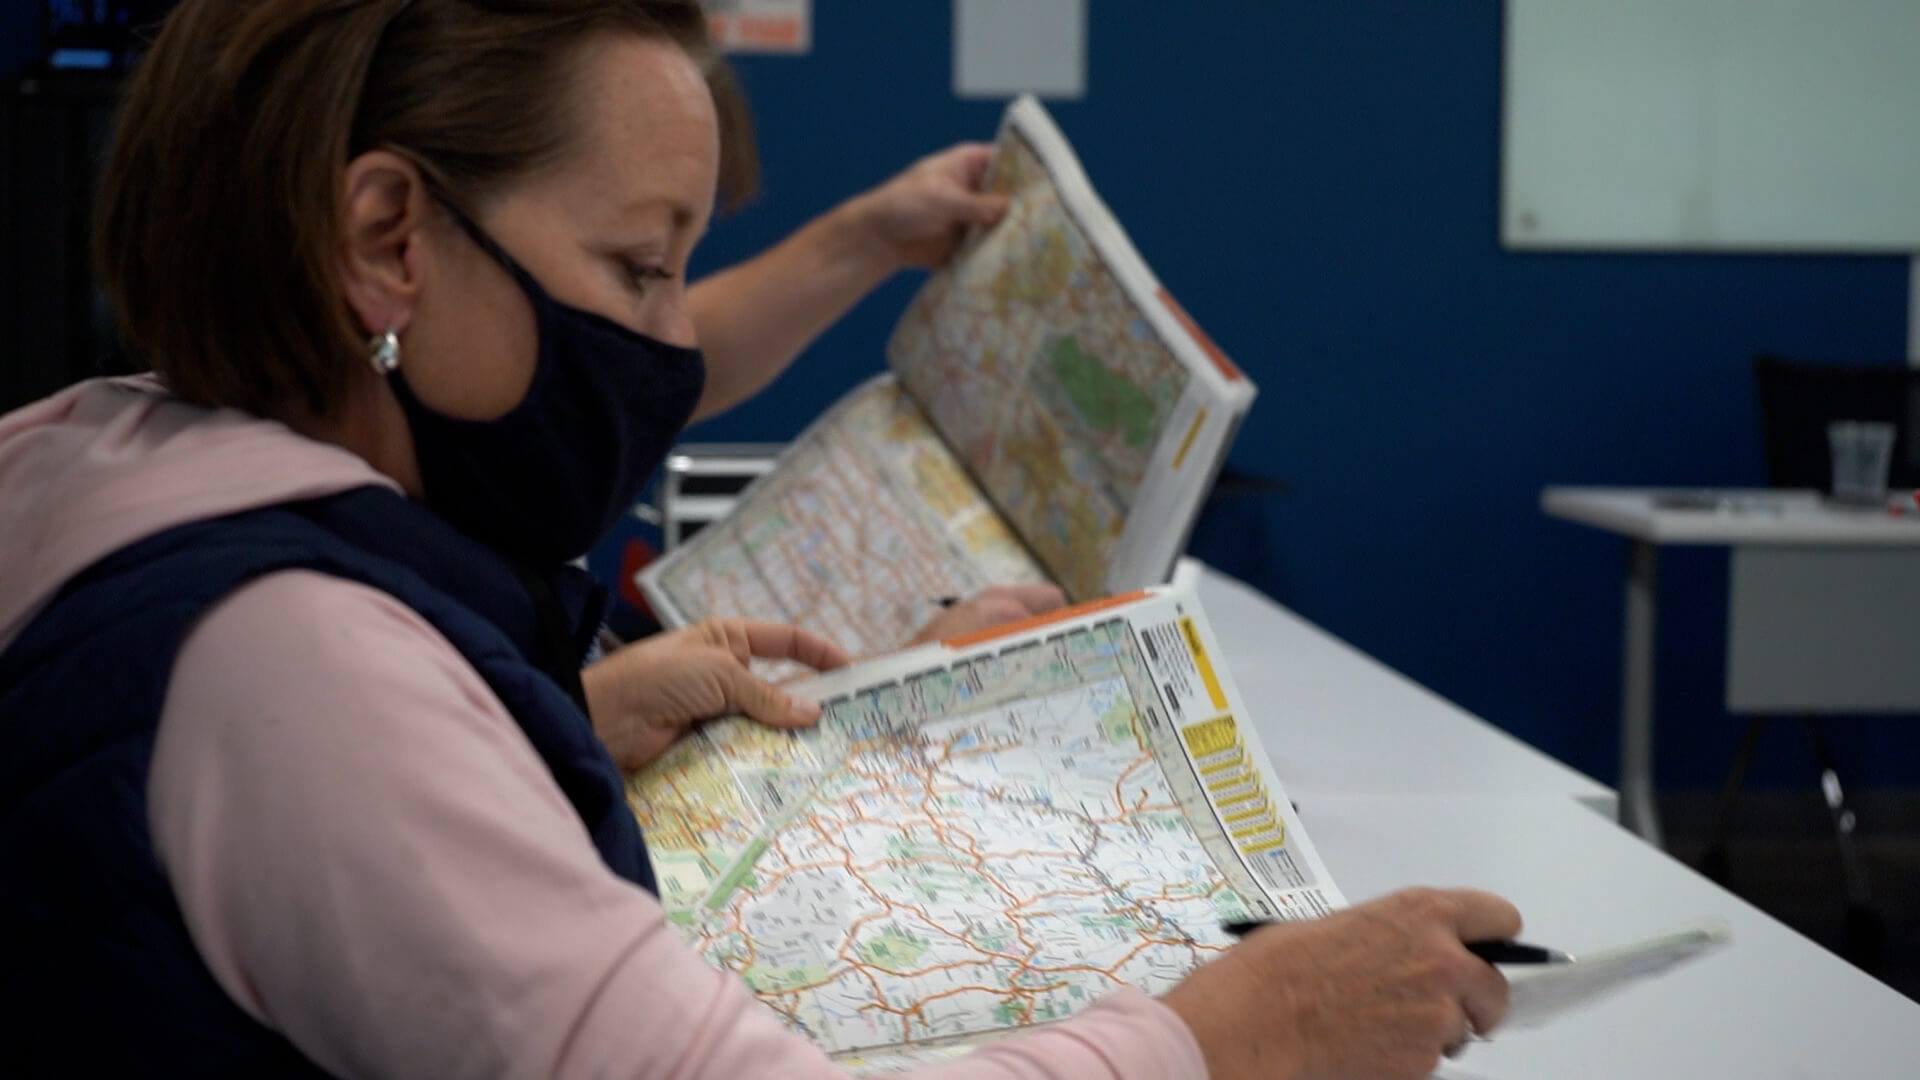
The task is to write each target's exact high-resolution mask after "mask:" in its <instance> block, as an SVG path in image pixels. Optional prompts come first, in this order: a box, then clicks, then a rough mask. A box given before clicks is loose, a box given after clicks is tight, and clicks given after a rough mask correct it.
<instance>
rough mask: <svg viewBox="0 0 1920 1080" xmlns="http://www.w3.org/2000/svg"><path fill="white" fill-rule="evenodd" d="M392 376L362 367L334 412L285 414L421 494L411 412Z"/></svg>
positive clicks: (301, 428)
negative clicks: (402, 403) (402, 402)
mask: <svg viewBox="0 0 1920 1080" xmlns="http://www.w3.org/2000/svg"><path fill="white" fill-rule="evenodd" d="M387 378H388V377H383V376H380V375H376V374H374V373H373V372H371V371H364V372H362V371H356V372H355V373H354V376H353V378H352V379H350V380H349V383H350V385H349V387H348V390H347V396H346V399H345V400H344V401H342V402H341V403H340V406H339V407H338V408H336V409H335V410H334V411H333V412H332V413H330V414H328V415H326V416H316V415H313V414H311V413H306V412H304V411H303V412H301V413H297V414H293V415H289V416H287V417H286V418H285V420H286V424H287V426H288V427H290V428H292V429H293V430H295V431H297V432H299V433H300V434H302V435H305V436H306V437H308V438H310V439H315V440H318V441H320V442H325V443H332V444H333V445H335V446H338V447H340V448H341V449H344V450H346V451H348V452H350V453H353V454H355V455H358V456H359V457H360V458H361V459H362V460H364V461H366V463H367V464H368V465H371V466H373V468H374V470H375V471H377V472H379V473H380V474H382V475H384V476H386V477H388V478H389V479H391V480H393V482H394V483H396V484H399V485H400V488H401V490H403V491H405V492H406V493H407V494H408V495H410V496H412V497H413V498H416V499H417V498H420V497H421V494H422V492H423V491H424V490H425V487H424V485H422V484H421V482H420V461H419V458H418V457H416V456H415V455H414V451H413V434H412V432H411V430H410V429H409V428H408V426H407V417H406V414H405V413H404V412H402V411H401V409H400V403H399V401H397V400H395V399H394V396H393V392H392V391H391V390H389V389H388V388H387V383H386V379H387Z"/></svg>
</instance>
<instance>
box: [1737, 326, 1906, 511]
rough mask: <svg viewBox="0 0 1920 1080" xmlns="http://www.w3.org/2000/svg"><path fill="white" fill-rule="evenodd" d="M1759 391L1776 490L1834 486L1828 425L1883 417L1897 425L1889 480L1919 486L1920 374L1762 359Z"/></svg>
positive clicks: (1756, 371)
mask: <svg viewBox="0 0 1920 1080" xmlns="http://www.w3.org/2000/svg"><path fill="white" fill-rule="evenodd" d="M1753 381H1754V388H1755V390H1756V391H1758V396H1759V399H1760V442H1761V446H1762V447H1763V448H1764V449H1765V451H1766V457H1767V482H1768V483H1770V484H1772V485H1773V486H1774V487H1791V488H1818V489H1820V490H1821V491H1828V492H1829V493H1830V489H1831V488H1832V486H1833V464H1832V461H1833V458H1832V454H1831V453H1830V452H1829V450H1828V449H1827V425H1828V424H1830V423H1832V422H1833V421H1835V420H1881V421H1885V422H1887V423H1890V424H1892V425H1893V431H1894V435H1893V462H1892V467H1891V468H1890V469H1889V472H1888V477H1887V483H1888V485H1889V486H1890V487H1893V488H1912V487H1920V370H1915V369H1913V368H1909V367H1906V366H1905V365H1897V364H1815V363H1807V362H1804V361H1798V360H1786V359H1782V358H1780V357H1777V356H1764V355H1763V356H1758V357H1755V358H1754V361H1753Z"/></svg>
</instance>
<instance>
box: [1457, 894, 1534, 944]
mask: <svg viewBox="0 0 1920 1080" xmlns="http://www.w3.org/2000/svg"><path fill="white" fill-rule="evenodd" d="M1442 895H1443V896H1444V897H1445V898H1446V899H1447V900H1448V903H1447V905H1446V907H1447V909H1448V910H1449V912H1450V913H1451V916H1452V929H1453V931H1454V932H1455V933H1457V934H1459V935H1460V940H1461V941H1505V940H1507V939H1508V938H1512V937H1516V936H1518V935H1519V933H1520V909H1519V908H1516V907H1514V906H1513V905H1512V904H1510V903H1508V902H1507V900H1506V899H1505V898H1504V897H1500V896H1495V895H1494V894H1492V893H1490V892H1481V891H1480V890H1479V889H1448V890H1445V891H1444V892H1443V893H1442Z"/></svg>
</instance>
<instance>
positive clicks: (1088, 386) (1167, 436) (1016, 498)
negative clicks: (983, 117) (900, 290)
mask: <svg viewBox="0 0 1920 1080" xmlns="http://www.w3.org/2000/svg"><path fill="white" fill-rule="evenodd" d="M987 185H988V187H989V189H990V190H993V191H996V192H999V193H1003V194H1006V195H1008V196H1009V197H1010V200H1011V201H1010V203H1009V207H1008V211H1007V214H1006V216H1005V217H1004V218H1002V220H1001V221H1000V222H999V224H998V225H996V226H995V227H994V228H992V229H991V230H987V231H984V232H980V233H978V234H976V235H975V236H974V237H973V239H972V242H971V244H970V245H969V246H968V247H966V248H965V249H964V250H963V251H961V252H960V253H959V254H958V255H957V256H956V257H955V259H954V261H953V264H952V266H951V267H950V268H949V269H947V270H946V271H944V272H942V273H940V274H937V275H935V276H934V277H933V278H932V279H930V280H929V281H928V283H927V285H926V286H925V287H924V288H923V289H922V290H921V291H920V293H919V295H918V296H916V297H915V299H914V301H913V303H912V305H911V306H910V307H909V308H908V309H907V312H906V314H905V315H904V316H902V317H901V320H900V322H899V324H898V325H897V326H896V327H895V328H894V333H893V338H892V340H891V342H890V343H889V344H888V347H887V356H888V362H889V363H890V364H891V366H892V367H893V369H894V371H895V372H897V373H898V374H899V376H900V380H901V382H902V384H903V385H905V386H906V388H907V389H908V391H909V392H910V393H912V394H913V396H914V398H915V400H917V401H919V402H920V404H921V406H922V407H923V408H925V409H926V411H927V414H928V416H929V418H930V419H931V420H932V421H933V425H934V427H935V428H937V429H938V430H939V432H940V434H941V435H942V436H943V437H944V438H945V439H946V441H947V443H948V445H950V446H952V447H953V449H954V451H955V453H957V454H958V455H959V457H960V459H961V460H962V461H963V462H965V463H966V466H967V468H968V470H969V471H970V472H971V473H972V474H973V476H974V477H975V478H977V479H978V481H979V483H980V485H981V487H982V488H983V489H985V491H986V492H987V495H988V497H989V498H990V499H992V500H993V502H994V503H995V505H997V506H998V507H999V508H1000V510H1001V512H1002V513H1003V514H1004V515H1005V516H1006V517H1007V520H1008V521H1009V522H1011V523H1012V525H1013V527H1014V528H1015V530H1016V531H1018V532H1019V533H1020V535H1021V536H1022V537H1024V538H1025V539H1026V541H1027V543H1028V545H1029V546H1031V547H1032V548H1033V550H1034V552H1035V553H1036V554H1037V555H1038V556H1039V558H1040V561H1041V562H1042V563H1044V564H1045V565H1046V566H1047V568H1048V569H1049V570H1050V571H1052V573H1053V575H1054V577H1055V579H1056V580H1057V581H1058V582H1059V583H1060V585H1061V586H1062V587H1063V588H1065V589H1066V590H1067V592H1068V593H1069V594H1071V595H1072V596H1074V597H1076V598H1079V599H1086V598H1090V597H1093V596H1099V595H1103V594H1105V593H1106V592H1109V591H1113V590H1117V589H1121V588H1131V587H1137V586H1138V585H1140V584H1142V582H1143V580H1148V579H1143V578H1140V577H1139V575H1140V574H1141V573H1143V572H1145V573H1150V574H1151V575H1153V576H1152V577H1151V578H1150V580H1154V581H1158V580H1161V579H1162V575H1164V574H1165V572H1166V570H1167V569H1168V568H1169V567H1170V565H1171V563H1172V560H1173V556H1174V554H1175V553H1177V543H1178V541H1179V540H1181V539H1183V534H1182V533H1181V532H1180V531H1179V530H1175V531H1174V533H1173V535H1172V537H1171V539H1172V541H1173V542H1174V544H1175V545H1176V546H1175V547H1169V546H1168V544H1167V542H1166V539H1167V537H1168V519H1169V518H1172V519H1173V520H1175V521H1177V520H1179V515H1178V514H1165V513H1160V512H1159V511H1162V510H1165V509H1167V507H1166V505H1164V504H1167V503H1168V502H1169V500H1170V499H1173V497H1172V496H1171V495H1170V494H1168V493H1165V492H1161V493H1159V495H1160V497H1159V499H1158V500H1156V501H1157V502H1159V503H1161V504H1163V505H1160V506H1156V507H1153V508H1151V512H1149V513H1147V514H1145V515H1143V517H1144V518H1146V519H1149V520H1145V521H1144V523H1140V522H1138V521H1137V520H1136V518H1135V516H1134V510H1135V508H1136V506H1138V505H1139V504H1140V503H1141V501H1142V494H1143V489H1146V488H1149V487H1150V483H1151V482H1154V481H1158V482H1160V486H1163V487H1164V486H1166V484H1167V483H1168V482H1170V481H1173V480H1174V479H1175V475H1176V474H1179V475H1178V476H1177V480H1178V482H1179V484H1180V486H1182V487H1184V488H1185V489H1187V490H1189V491H1191V490H1192V489H1194V488H1196V487H1204V485H1205V483H1206V480H1207V476H1206V475H1196V474H1205V473H1209V472H1210V470H1211V469H1212V467H1213V466H1214V465H1215V464H1216V463H1217V458H1218V457H1219V455H1220V454H1221V453H1224V441H1225V437H1226V435H1227V434H1228V433H1229V431H1230V427H1231V425H1230V423H1228V420H1229V418H1230V417H1231V415H1232V414H1233V409H1234V405H1235V403H1236V401H1237V404H1238V407H1239V408H1240V409H1241V410H1242V411H1244V409H1245V407H1246V406H1247V405H1248V404H1250V403H1251V399H1252V393H1251V388H1250V386H1248V385H1247V384H1246V382H1245V380H1244V379H1243V378H1241V377H1240V375H1239V373H1238V372H1237V370H1235V369H1233V368H1232V366H1231V365H1230V364H1228V363H1227V362H1226V359H1225V357H1224V356H1220V355H1218V350H1217V349H1214V348H1213V346H1212V344H1211V342H1209V341H1207V340H1206V339H1205V338H1204V336H1203V335H1198V332H1197V328H1195V327H1192V326H1191V324H1190V323H1188V322H1184V321H1182V320H1184V313H1183V312H1180V311H1179V309H1178V308H1177V307H1174V306H1172V305H1171V300H1170V298H1168V297H1166V295H1165V293H1164V291H1163V290H1161V289H1160V288H1159V286H1158V283H1157V282H1155V281H1153V278H1152V275H1151V273H1150V272H1149V271H1148V270H1147V268H1146V264H1145V263H1144V262H1143V261H1141V259H1140V257H1139V255H1138V254H1137V253H1136V252H1135V251H1134V250H1133V247H1132V245H1131V243H1129V242H1128V240H1127V238H1126V234H1125V233H1124V232H1122V231H1121V229H1120V227H1119V225H1118V224H1117V223H1116V222H1115V221H1114V220H1113V217H1112V215H1111V214H1110V213H1109V212H1108V211H1107V210H1106V208H1105V206H1104V205H1103V204H1102V203H1101V202H1100V200H1099V199H1098V197H1097V196H1095V195H1094V193H1093V190H1092V187H1091V186H1090V185H1089V184H1088V183H1087V181H1086V178H1085V175H1084V174H1083V173H1082V172H1081V170H1080V166H1079V164H1078V162H1077V161H1076V160H1075V158H1074V155H1073V152H1072V149H1071V148H1070V147H1069V146H1068V145H1067V142H1066V139H1065V138H1064V137H1063V136H1061V135H1060V133H1059V130H1058V129H1057V128H1056V127H1054V125H1053V122H1052V121H1051V120H1050V119H1048V118H1047V116H1046V113H1045V111H1044V110H1043V109H1041V108H1040V106H1039V105H1038V104H1037V103H1034V102H1032V101H1031V100H1030V99H1029V100H1023V101H1022V102H1019V103H1016V104H1015V106H1014V107H1013V108H1012V109H1010V110H1009V112H1008V119H1007V122H1006V123H1005V124H1004V125H1003V127H1002V130H1001V135H1000V139H999V141H998V143H997V144H996V145H995V148H994V160H993V166H992V170H991V172H990V173H989V176H988V179H987ZM1223 382H1224V383H1226V384H1227V385H1226V386H1219V385H1216V384H1218V383H1223ZM1210 416H1211V417H1212V418H1213V419H1214V421H1215V423H1214V424H1213V425H1212V426H1211V427H1210V426H1209V425H1208V424H1207V420H1208V418H1209V417H1210ZM1203 435H1205V436H1207V437H1208V438H1207V440H1206V441H1207V443H1208V445H1207V446H1206V447H1205V448H1203V449H1201V450H1199V451H1197V452H1196V450H1195V446H1196V444H1197V443H1198V442H1199V441H1200V440H1201V437H1202V436H1203ZM1173 501H1177V500H1173ZM1130 524H1133V525H1134V529H1133V530H1132V531H1133V533H1134V534H1135V535H1134V536H1132V537H1131V538H1130V537H1129V525H1130ZM1143 538H1151V539H1152V540H1156V541H1159V542H1158V543H1149V544H1147V546H1151V547H1153V548H1154V549H1155V552H1154V554H1153V556H1152V557H1151V558H1147V559H1146V560H1145V562H1140V561H1139V560H1130V559H1128V558H1127V557H1126V555H1127V554H1128V553H1127V552H1125V551H1123V550H1122V549H1123V548H1125V547H1127V546H1129V544H1128V541H1129V539H1132V541H1133V543H1132V545H1131V546H1135V547H1138V546H1141V544H1142V540H1143ZM1129 563H1139V565H1127V564H1129ZM1148 564H1152V565H1151V566H1149V565H1148ZM1116 569H1121V570H1122V571H1123V575H1122V576H1123V577H1126V578H1129V580H1115V576H1114V571H1115V570H1116Z"/></svg>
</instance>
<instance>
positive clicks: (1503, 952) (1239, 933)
mask: <svg viewBox="0 0 1920 1080" xmlns="http://www.w3.org/2000/svg"><path fill="white" fill-rule="evenodd" d="M1265 925H1267V923H1266V921H1264V920H1258V919H1256V920H1254V921H1253V922H1230V923H1221V924H1220V929H1222V930H1225V931H1226V932H1227V933H1229V934H1232V935H1233V936H1234V937H1246V936H1247V935H1248V934H1251V933H1253V932H1254V931H1255V930H1258V929H1260V928H1261V927H1263V926H1265ZM1467 951H1468V952H1470V953H1472V954H1473V955H1475V956H1477V957H1479V958H1480V959H1482V960H1485V961H1486V962H1487V963H1489V964H1568V963H1572V962H1573V957H1572V956H1570V955H1568V954H1567V953H1564V952H1561V951H1560V950H1559V949H1549V948H1546V947H1545V946H1541V945H1528V944H1526V943H1525V942H1521V941H1469V942H1467Z"/></svg>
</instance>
